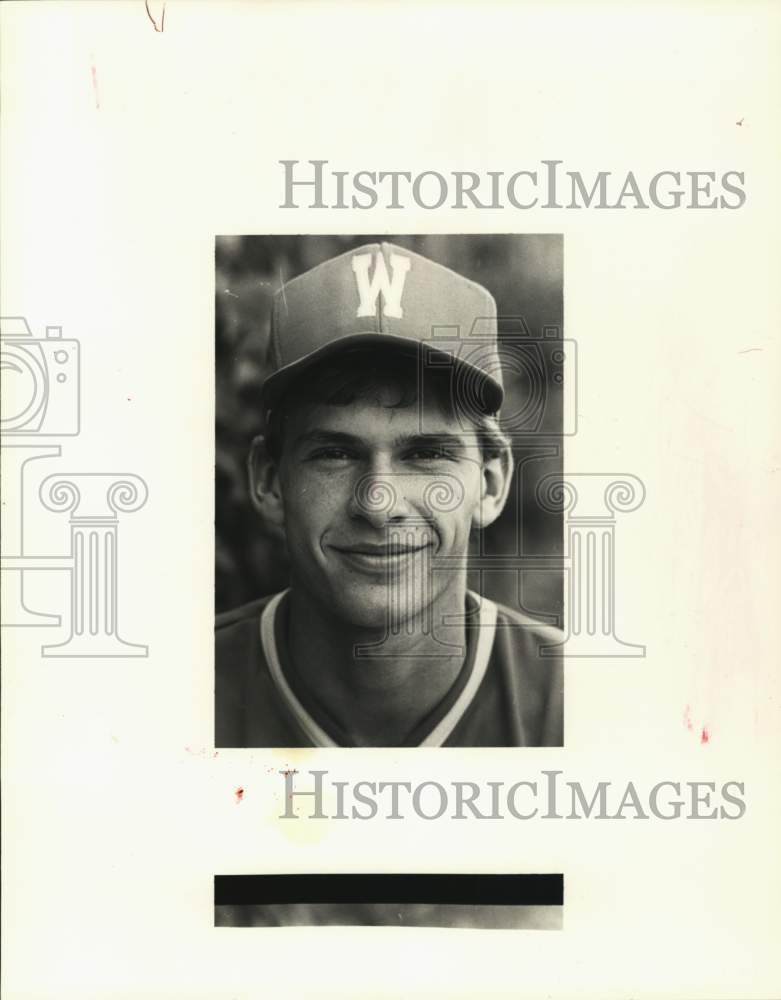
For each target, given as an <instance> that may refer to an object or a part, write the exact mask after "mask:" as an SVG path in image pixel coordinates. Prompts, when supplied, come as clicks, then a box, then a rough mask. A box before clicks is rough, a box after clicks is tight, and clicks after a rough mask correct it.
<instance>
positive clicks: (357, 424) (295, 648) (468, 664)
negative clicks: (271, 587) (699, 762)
mask: <svg viewBox="0 0 781 1000" xmlns="http://www.w3.org/2000/svg"><path fill="white" fill-rule="evenodd" d="M271 353H272V362H273V366H274V371H273V373H272V374H271V375H270V376H269V377H268V378H267V380H266V382H265V383H264V385H263V390H262V391H263V398H262V402H263V406H264V409H265V410H266V411H267V428H266V434H265V435H264V436H263V437H258V438H256V439H255V441H254V442H253V446H252V453H251V455H250V462H249V468H250V488H251V491H252V499H253V503H254V505H255V507H256V509H257V510H258V512H259V514H260V515H261V517H262V518H263V519H264V520H265V522H266V524H267V525H268V526H270V527H271V528H272V529H273V530H276V531H279V532H282V533H283V534H284V537H285V540H286V544H287V550H288V554H289V560H290V570H291V578H290V588H289V589H288V590H286V591H284V592H283V593H281V594H276V595H273V596H272V597H267V598H262V599H260V600H258V601H255V602H253V603H252V604H249V605H246V606H245V607H242V608H239V609H238V610H236V611H233V612H229V613H227V614H223V615H221V616H220V617H219V618H218V620H217V638H216V709H217V711H216V745H217V746H226V747H228V746H229V747H300V746H386V747H387V746H560V745H561V744H562V702H563V692H562V666H561V662H560V660H559V658H558V657H557V656H556V655H551V653H554V654H555V648H554V647H555V646H556V645H557V644H558V643H560V642H561V639H562V636H561V634H560V633H558V632H557V631H556V630H554V629H551V628H550V627H548V626H544V625H541V624H540V623H538V622H535V621H533V620H531V619H529V618H527V617H525V616H523V615H521V614H519V613H517V612H515V611H513V610H511V609H509V608H505V607H502V606H499V605H496V604H495V603H493V602H491V601H489V600H487V599H486V598H484V597H481V596H480V595H478V594H475V593H472V592H470V591H468V589H467V584H466V579H467V553H468V547H469V539H470V535H471V534H472V532H474V531H479V530H480V529H481V528H484V527H485V526H486V525H488V524H490V523H491V522H492V521H494V520H495V519H496V518H497V517H498V516H499V514H500V513H501V511H502V508H503V506H504V503H505V501H506V499H507V495H508V491H509V488H510V482H511V478H512V467H513V463H512V453H511V451H510V448H509V445H508V442H507V440H506V438H505V437H504V436H503V435H502V433H501V431H500V429H499V424H498V422H497V419H496V415H497V413H498V411H499V408H500V406H501V402H502V397H503V387H502V381H501V367H500V364H499V359H498V352H497V322H496V304H495V302H494V300H493V298H492V297H491V295H490V294H489V293H488V292H487V291H486V290H485V289H484V288H482V287H481V286H479V285H477V284H475V283H474V282H471V281H468V280H467V279H466V278H464V277H462V276H461V275H458V274H456V273H455V272H453V271H451V270H449V269H447V268H445V267H442V266H440V265H439V264H436V263H434V262H433V261H430V260H427V259H426V258H424V257H421V256H420V255H418V254H415V253H413V252H411V251H409V250H405V249H403V248H401V247H396V246H393V245H391V244H386V243H383V244H381V245H377V244H372V245H367V246H363V247H359V248H358V249H356V250H352V251H350V252H348V253H345V254H342V255H341V256H339V257H336V258H334V259H332V260H329V261H326V262H325V263H323V264H321V265H319V266H318V267H315V268H314V269H313V270H311V271H309V272H307V273H306V274H303V275H301V276H299V277H298V278H295V279H293V280H292V281H290V282H288V283H287V284H286V285H285V286H284V287H283V288H281V289H280V290H279V292H278V293H277V294H276V296H275V301H274V308H273V314H272V324H271ZM545 647H547V649H545Z"/></svg>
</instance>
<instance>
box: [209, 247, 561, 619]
mask: <svg viewBox="0 0 781 1000" xmlns="http://www.w3.org/2000/svg"><path fill="white" fill-rule="evenodd" d="M383 240H387V241H389V242H391V243H396V244H397V245H399V246H403V247H408V248H409V249H410V250H414V251H416V252H417V253H420V254H423V255H424V256H426V257H429V258H430V259H432V260H435V261H437V262H438V263H440V264H444V265H445V266H446V267H450V268H452V269H453V270H455V271H458V272H459V273H460V274H463V275H465V276H466V277H468V278H471V279H473V280H474V281H478V282H479V283H480V284H482V285H484V286H485V287H486V288H487V289H488V290H489V291H490V292H491V293H492V294H493V296H494V298H495V299H496V302H497V307H498V312H499V316H500V324H499V330H500V340H501V342H502V344H503V347H504V349H505V350H507V351H510V352H513V351H514V350H515V346H514V345H516V344H520V343H522V342H525V341H522V338H526V340H533V341H537V342H540V340H541V338H543V335H545V336H547V337H548V338H549V337H550V336H551V329H553V330H556V331H557V334H555V335H557V336H558V337H561V336H562V335H563V334H562V323H563V301H562V284H563V274H562V266H563V261H562V238H561V236H559V235H555V234H541V235H499V236H495V235H482V234H480V235H447V236H388V235H385V236H382V235H380V236H371V235H365V236H296V235H293V236H218V237H217V240H216V331H215V332H216V342H215V355H216V358H215V361H216V394H217V399H216V436H217V440H216V486H215V488H216V508H215V510H216V513H215V533H216V567H215V603H216V610H217V612H220V611H224V610H227V609H229V608H233V607H236V606H237V605H240V604H243V603H245V602H246V601H250V600H252V599H254V598H256V597H260V596H262V595H264V594H268V593H273V592H274V591H277V590H280V589H282V588H283V587H285V586H286V585H287V558H286V554H285V550H284V545H283V544H282V543H280V542H279V541H278V540H277V539H275V538H274V537H273V536H272V535H270V534H269V533H268V532H266V530H265V529H264V525H263V522H262V520H261V519H260V518H259V517H258V515H257V514H256V513H255V511H254V509H253V507H252V505H251V503H250V500H249V492H248V481H247V472H246V458H247V453H248V450H249V445H250V442H251V440H252V438H253V437H254V436H255V435H256V434H258V433H261V432H262V430H263V415H262V412H261V410H260V407H259V405H258V398H259V388H260V385H261V383H262V381H263V379H264V377H265V375H266V373H267V372H268V370H269V366H268V363H267V357H266V352H267V344H268V336H269V323H270V316H271V302H272V296H273V294H274V291H275V290H276V289H278V288H279V287H280V285H281V284H282V283H283V282H284V281H288V280H290V279H291V278H294V277H295V276H296V275H298V274H301V273H302V272H303V271H307V270H309V268H311V267H314V266H315V265H316V264H320V263H321V262H322V261H324V260H327V259H328V258H329V257H334V256H336V255H337V254H340V253H344V252H345V251H347V250H350V249H352V248H354V247H358V246H362V245H363V244H366V243H379V242H381V241H383ZM544 346H545V348H546V350H545V351H543V352H542V356H544V358H545V363H544V364H543V365H542V368H541V370H540V371H541V373H542V379H541V380H542V381H543V382H544V384H543V385H538V386H536V392H537V396H536V397H535V398H536V399H537V402H536V403H535V407H534V408H533V409H535V411H538V418H535V420H534V421H533V423H535V424H536V426H535V429H534V430H533V431H530V432H529V433H526V434H523V435H521V436H518V437H517V440H515V442H514V453H515V458H516V467H518V465H520V464H523V471H522V475H520V476H516V478H517V483H514V486H513V490H512V492H511V495H510V501H509V502H508V504H507V508H506V509H505V511H504V512H503V514H502V516H501V517H500V518H499V520H498V521H497V522H495V523H494V524H493V525H491V526H490V528H488V529H486V531H484V532H483V533H482V539H475V540H474V543H473V565H474V554H476V552H477V547H478V546H480V545H482V551H483V552H484V553H486V554H493V555H504V556H510V555H512V554H515V553H518V552H521V551H522V552H523V553H524V554H525V555H534V556H551V557H555V556H560V554H561V551H562V519H561V516H560V515H556V514H552V513H549V512H546V511H543V510H541V509H540V508H539V505H538V504H537V502H536V500H535V493H534V491H535V489H536V486H537V483H538V482H539V480H540V479H541V478H542V477H543V476H545V475H548V474H550V473H555V472H560V471H561V463H562V455H561V452H562V448H561V438H560V433H561V422H562V391H561V386H560V385H559V384H557V382H556V380H555V374H554V371H555V369H554V366H552V365H549V364H548V362H549V359H550V348H551V347H552V346H555V345H552V344H551V343H550V342H549V341H548V340H546V341H545V343H544ZM521 353H522V354H523V356H524V357H526V353H525V352H524V351H521ZM511 367H513V366H511ZM526 368H528V365H524V364H521V365H519V366H518V369H519V372H518V373H516V374H514V375H513V374H509V375H508V374H507V372H506V374H505V387H506V391H507V398H506V401H505V406H504V407H503V411H502V412H503V414H504V413H510V414H512V413H514V412H517V411H518V409H519V408H522V407H524V406H525V405H526V402H527V397H529V394H530V392H531V391H532V390H533V389H534V387H533V386H531V384H530V382H529V379H528V378H527V377H526V376H525V375H524V371H525V369H526ZM538 381H540V380H539V379H538ZM540 392H541V395H540ZM527 411H528V407H527ZM540 453H542V457H535V456H538V455H539V454H540ZM562 579H563V578H562V572H561V570H559V569H550V570H547V569H544V570H540V569H536V570H529V571H524V572H523V573H520V574H519V573H518V571H517V570H515V569H513V568H512V567H510V568H508V569H506V570H505V569H500V570H490V571H489V570H481V571H478V570H477V569H474V568H473V569H472V571H471V572H470V586H472V587H473V588H474V589H477V590H479V591H480V592H482V593H483V594H485V595H486V596H488V597H491V598H493V599H494V600H498V601H501V602H502V603H504V604H507V605H509V606H510V607H515V608H518V609H520V610H526V611H527V612H530V613H532V614H538V615H553V616H554V617H555V618H556V619H557V620H558V621H559V622H560V616H561V611H562Z"/></svg>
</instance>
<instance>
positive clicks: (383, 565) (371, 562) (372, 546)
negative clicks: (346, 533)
mask: <svg viewBox="0 0 781 1000" xmlns="http://www.w3.org/2000/svg"><path fill="white" fill-rule="evenodd" d="M327 547H328V548H330V549H332V550H333V551H334V552H336V553H337V555H338V556H339V557H340V558H341V559H342V560H344V561H345V562H347V563H349V564H350V565H352V566H354V567H356V568H358V569H362V570H370V571H377V570H392V569H396V568H401V567H402V566H403V565H404V564H405V563H406V562H408V561H409V560H410V559H412V558H414V557H415V556H417V555H419V554H420V553H422V552H424V551H426V550H427V549H431V548H433V545H432V542H431V541H430V540H424V541H414V542H409V541H402V540H398V541H395V540H391V541H388V542H380V543H372V542H356V543H339V544H331V545H329V546H327Z"/></svg>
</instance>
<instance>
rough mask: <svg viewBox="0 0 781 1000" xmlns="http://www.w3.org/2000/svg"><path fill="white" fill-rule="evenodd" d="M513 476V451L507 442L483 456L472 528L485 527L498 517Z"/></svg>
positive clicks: (505, 500)
mask: <svg viewBox="0 0 781 1000" xmlns="http://www.w3.org/2000/svg"><path fill="white" fill-rule="evenodd" d="M512 478H513V453H512V449H511V448H510V446H509V444H508V445H505V446H504V447H503V448H501V450H500V451H499V452H498V453H497V454H495V455H492V456H490V457H488V458H483V466H482V482H481V493H480V502H479V503H478V504H477V506H476V507H475V509H474V512H473V513H472V527H473V528H487V527H488V525H489V524H493V522H494V521H495V520H496V519H497V517H499V515H500V514H501V513H502V511H503V510H504V505H505V504H506V503H507V497H508V494H509V492H510V483H511V482H512Z"/></svg>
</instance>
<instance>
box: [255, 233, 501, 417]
mask: <svg viewBox="0 0 781 1000" xmlns="http://www.w3.org/2000/svg"><path fill="white" fill-rule="evenodd" d="M358 345H370V346H371V345H377V346H380V345H395V346H397V347H398V348H399V349H400V350H404V351H407V352H421V351H423V352H424V356H425V360H426V363H427V364H430V365H431V366H432V367H433V366H437V367H439V366H442V367H444V366H449V367H450V368H451V370H452V372H453V374H454V376H456V377H455V378H454V379H453V382H452V383H451V384H452V385H453V386H454V391H455V392H457V393H458V394H459V402H460V403H463V404H465V405H467V406H472V407H474V408H476V409H478V410H480V411H481V412H483V413H497V412H498V411H499V408H500V406H501V404H502V399H503V397H504V389H503V385H502V370H501V363H500V360H499V353H498V349H497V320H496V302H495V301H494V299H493V296H492V295H491V294H490V293H489V292H488V291H487V290H486V289H485V288H483V287H482V285H478V284H477V283H476V282H474V281H470V280H469V279H468V278H465V277H464V276H463V275H461V274H457V273H456V272H455V271H452V270H450V268H447V267H444V266H442V265H441V264H437V263H435V262H434V261H432V260H429V259H428V258H426V257H423V256H421V255H420V254H417V253H414V252H413V251H412V250H407V249H406V248H405V247H400V246H395V245H394V244H392V243H369V244H366V245H365V246H360V247H356V248H355V249H354V250H349V251H348V252H347V253H343V254H340V255H339V256H338V257H333V258H331V259H330V260H327V261H324V262H323V263H322V264H319V265H318V266H317V267H314V268H312V270H310V271H307V272H305V273H304V274H301V275H299V276H298V277H296V278H293V279H292V280H290V281H288V282H287V283H286V284H284V285H283V286H282V287H281V288H280V289H279V290H278V291H277V292H276V293H275V295H274V302H273V307H272V313H271V337H270V343H269V356H270V362H271V366H272V372H271V374H270V375H269V376H268V377H267V378H266V380H265V381H264V383H263V387H262V390H261V401H262V404H263V407H264V409H266V410H271V409H273V408H274V406H275V405H276V404H277V403H278V401H279V399H280V398H281V396H282V394H283V393H284V392H285V390H286V389H287V388H288V386H289V385H290V384H291V382H292V381H293V380H294V379H296V378H297V377H298V376H299V374H301V373H302V372H303V371H304V370H305V369H306V368H308V367H309V366H311V365H313V364H315V363H317V362H319V361H321V360H324V359H325V358H327V357H331V356H332V355H334V354H336V353H338V352H339V351H342V350H344V349H346V348H352V347H356V346H358Z"/></svg>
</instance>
